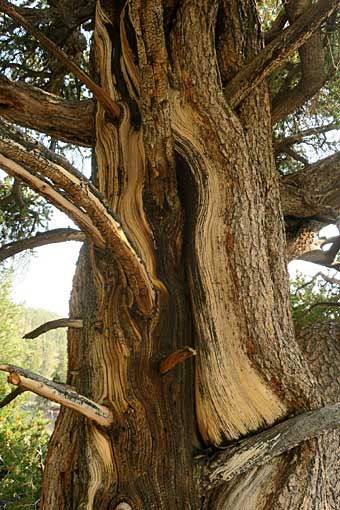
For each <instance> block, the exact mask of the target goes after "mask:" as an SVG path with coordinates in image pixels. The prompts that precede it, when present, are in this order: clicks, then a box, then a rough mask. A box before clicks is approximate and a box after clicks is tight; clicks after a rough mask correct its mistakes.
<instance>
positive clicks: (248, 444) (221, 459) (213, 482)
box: [204, 403, 340, 489]
mask: <svg viewBox="0 0 340 510" xmlns="http://www.w3.org/2000/svg"><path fill="white" fill-rule="evenodd" d="M338 427H340V403H337V404H334V405H328V406H325V407H322V408H320V409H316V410H313V411H309V412H307V413H304V414H300V415H299V416H295V417H294V418H290V419H289V420H286V421H284V422H283V423H280V424H278V425H275V426H274V427H271V428H270V429H268V430H265V431H264V432H260V433H259V434H256V435H255V436H253V437H251V438H249V439H245V440H243V441H241V442H240V443H239V444H238V445H237V446H231V447H229V448H226V449H225V450H222V451H220V452H218V453H216V454H215V455H214V456H213V458H212V459H209V460H206V461H205V463H206V466H205V468H204V470H205V476H206V487H207V488H209V489H212V488H215V487H218V486H219V485H221V484H223V483H225V482H228V481H230V480H231V479H232V478H233V477H234V476H237V475H240V474H242V473H245V472H246V471H248V470H250V469H252V468H253V467H256V466H261V465H263V464H266V463H267V462H269V461H270V460H272V459H273V458H274V457H277V456H278V455H281V454H282V453H285V452H287V451H289V450H291V449H292V448H295V447H296V446H297V445H299V444H300V443H302V442H303V441H307V440H309V439H311V438H313V437H317V436H319V435H321V434H324V433H325V432H327V431H329V430H333V429H335V428H338Z"/></svg>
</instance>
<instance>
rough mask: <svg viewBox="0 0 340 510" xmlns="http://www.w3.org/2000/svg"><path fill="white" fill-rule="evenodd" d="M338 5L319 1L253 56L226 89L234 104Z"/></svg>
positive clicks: (230, 100)
mask: <svg viewBox="0 0 340 510" xmlns="http://www.w3.org/2000/svg"><path fill="white" fill-rule="evenodd" d="M338 5H339V2H338V0H319V2H317V3H316V4H314V5H312V6H311V7H310V8H309V9H308V10H306V11H305V12H304V13H303V14H301V16H299V18H298V19H297V20H296V21H295V22H294V23H293V24H292V25H291V26H290V27H288V28H286V29H285V30H284V31H283V32H282V33H280V34H279V35H278V36H277V37H276V38H275V39H274V40H273V41H271V42H270V43H269V44H268V45H267V46H266V47H265V48H264V49H263V50H262V51H261V52H260V53H259V54H258V55H257V56H256V57H255V58H253V59H252V60H251V62H250V63H249V64H248V65H246V67H244V68H243V69H242V70H241V71H240V72H239V73H238V74H237V75H236V76H235V78H233V79H232V80H231V81H230V82H229V83H228V85H227V86H226V88H225V89H224V93H225V97H226V99H227V101H228V102H229V104H230V105H231V107H233V108H235V107H237V106H238V105H239V104H240V102H241V101H242V100H243V99H244V98H245V97H246V96H247V95H248V94H249V92H250V91H251V90H253V89H254V88H256V87H257V86H258V85H259V83H260V82H261V81H263V80H264V79H265V78H267V76H269V74H270V73H271V72H272V71H274V69H276V68H277V67H279V66H280V65H281V64H282V62H283V61H284V60H285V59H286V58H287V57H288V56H289V55H291V54H292V53H293V52H294V51H295V50H296V49H297V48H299V46H301V45H302V44H304V42H305V41H306V40H307V39H309V37H311V36H312V35H313V33H314V32H315V31H316V30H318V29H319V28H320V26H321V25H322V23H323V22H324V21H325V20H326V19H327V18H328V17H329V16H330V15H331V14H332V13H333V12H334V11H335V9H336V8H337V6H338Z"/></svg>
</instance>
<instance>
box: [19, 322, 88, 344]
mask: <svg viewBox="0 0 340 510" xmlns="http://www.w3.org/2000/svg"><path fill="white" fill-rule="evenodd" d="M82 327H83V321H82V320H81V319H68V318H66V319H56V320H53V321H48V322H45V323H44V324H41V326H39V327H38V328H35V329H33V330H32V331H30V332H29V333H26V334H25V335H24V336H23V338H24V339H32V338H37V337H38V336H40V335H43V334H44V333H46V332H47V331H51V329H57V328H78V329H79V328H82Z"/></svg>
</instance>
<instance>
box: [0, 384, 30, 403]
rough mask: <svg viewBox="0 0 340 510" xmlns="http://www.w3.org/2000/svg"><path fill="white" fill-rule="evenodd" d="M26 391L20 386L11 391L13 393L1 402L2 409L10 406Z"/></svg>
mask: <svg viewBox="0 0 340 510" xmlns="http://www.w3.org/2000/svg"><path fill="white" fill-rule="evenodd" d="M25 391H26V389H25V388H22V387H20V386H19V388H16V389H15V390H13V391H11V393H9V394H8V395H7V396H6V397H5V398H4V399H3V400H1V402H0V409H1V408H2V407H5V406H7V405H8V404H10V403H11V402H12V401H13V400H14V399H15V398H17V397H18V396H19V395H21V393H24V392H25Z"/></svg>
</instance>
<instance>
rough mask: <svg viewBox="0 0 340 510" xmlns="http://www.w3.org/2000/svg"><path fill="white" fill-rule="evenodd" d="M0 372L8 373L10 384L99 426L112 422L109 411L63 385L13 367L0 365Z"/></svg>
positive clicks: (107, 425) (108, 424)
mask: <svg viewBox="0 0 340 510" xmlns="http://www.w3.org/2000/svg"><path fill="white" fill-rule="evenodd" d="M0 370H2V371H3V372H8V373H9V376H8V379H7V380H8V382H9V383H10V384H13V385H15V386H18V387H19V388H22V389H23V390H29V391H32V392H33V393H36V394H37V395H40V396H41V397H44V398H46V399H47V400H51V401H53V402H57V403H58V404H61V405H63V406H65V407H69V408H70V409H73V410H74V411H77V412H78V413H81V414H83V415H84V416H86V417H87V418H89V419H90V420H93V421H95V422H96V423H98V424H99V425H102V426H104V427H109V426H110V425H111V424H112V422H113V415H112V412H111V411H110V409H108V408H107V407H105V406H103V405H101V404H97V403H96V402H93V401H92V400H90V399H88V398H87V397H84V396H83V395H79V394H78V393H77V392H76V391H74V390H73V389H70V388H69V387H67V386H64V385H63V384H59V383H56V382H54V381H50V380H49V379H46V378H45V377H43V376H41V375H38V374H35V373H33V372H30V371H29V370H25V369H24V368H20V367H17V366H15V365H0Z"/></svg>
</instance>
